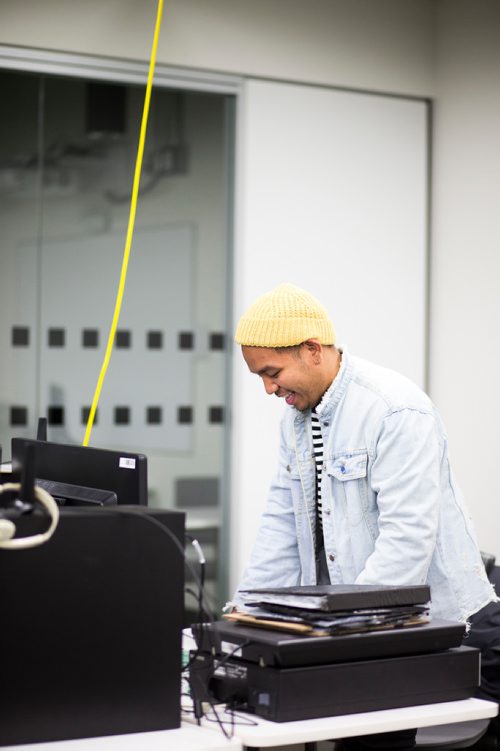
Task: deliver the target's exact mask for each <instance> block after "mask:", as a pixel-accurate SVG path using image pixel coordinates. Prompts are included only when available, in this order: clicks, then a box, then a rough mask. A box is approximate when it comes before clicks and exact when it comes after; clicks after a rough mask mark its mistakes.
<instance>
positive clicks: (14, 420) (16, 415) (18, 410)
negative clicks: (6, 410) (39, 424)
mask: <svg viewBox="0 0 500 751" xmlns="http://www.w3.org/2000/svg"><path fill="white" fill-rule="evenodd" d="M10 424H11V425H16V426H19V425H27V424H28V409H27V407H11V408H10Z"/></svg>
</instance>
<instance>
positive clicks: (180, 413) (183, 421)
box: [177, 407, 193, 425]
mask: <svg viewBox="0 0 500 751" xmlns="http://www.w3.org/2000/svg"><path fill="white" fill-rule="evenodd" d="M177 422H178V423H179V424H180V425H190V424H191V423H192V422H193V408H192V407H178V409H177Z"/></svg>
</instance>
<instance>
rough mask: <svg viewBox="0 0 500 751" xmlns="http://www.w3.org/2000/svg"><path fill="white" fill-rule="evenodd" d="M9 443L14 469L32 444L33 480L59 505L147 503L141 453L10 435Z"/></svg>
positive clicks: (145, 460) (145, 474) (145, 464)
mask: <svg viewBox="0 0 500 751" xmlns="http://www.w3.org/2000/svg"><path fill="white" fill-rule="evenodd" d="M11 445H12V468H13V469H15V468H16V466H21V467H22V466H23V465H24V463H25V459H26V451H27V449H28V447H29V446H33V448H34V455H35V457H34V458H35V478H36V482H37V484H38V485H41V486H42V487H43V488H45V490H47V491H48V492H49V493H50V494H51V495H52V496H54V498H55V499H56V501H58V503H60V505H65V506H86V505H98V506H103V505H111V504H119V505H136V504H139V505H142V506H146V505H147V502H148V479H147V458H146V457H145V456H144V455H143V454H136V453H131V452H129V451H117V450H112V449H102V448H95V447H93V446H92V447H90V446H75V445H70V444H65V443H52V442H50V441H38V440H34V439H31V438H12V442H11Z"/></svg>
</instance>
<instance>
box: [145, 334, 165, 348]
mask: <svg viewBox="0 0 500 751" xmlns="http://www.w3.org/2000/svg"><path fill="white" fill-rule="evenodd" d="M162 347H163V331H148V348H149V349H161V348H162Z"/></svg>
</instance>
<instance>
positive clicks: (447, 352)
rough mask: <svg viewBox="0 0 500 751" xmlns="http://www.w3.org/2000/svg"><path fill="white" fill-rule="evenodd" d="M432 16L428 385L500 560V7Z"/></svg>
mask: <svg viewBox="0 0 500 751" xmlns="http://www.w3.org/2000/svg"><path fill="white" fill-rule="evenodd" d="M437 20H438V26H437V50H438V56H437V81H436V84H437V89H436V94H437V101H436V107H435V128H434V179H433V186H434V204H433V217H434V219H433V224H434V230H433V238H432V246H433V254H432V259H433V260H432V298H431V303H432V314H431V321H432V328H431V381H430V387H431V394H432V396H433V398H434V400H435V401H436V403H437V405H438V407H439V409H440V411H441V413H442V415H443V417H444V420H445V423H446V425H447V428H448V431H449V436H450V446H451V456H452V461H453V466H454V468H455V472H456V474H457V476H458V480H459V483H460V485H461V486H462V489H463V491H464V493H465V496H466V498H467V502H468V506H469V510H470V511H471V514H472V517H473V519H474V522H475V525H476V530H477V533H478V538H479V543H480V545H481V547H482V548H483V549H484V550H488V551H490V552H493V553H496V555H497V558H499V559H500V513H499V509H500V490H499V489H498V476H497V471H498V465H499V451H500V397H499V395H498V382H499V375H498V374H499V372H500V349H499V346H498V327H499V324H500V208H499V207H500V4H499V3H498V2H497V1H496V0H473V1H472V0H443V1H442V2H440V3H439V14H438V19H437Z"/></svg>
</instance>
